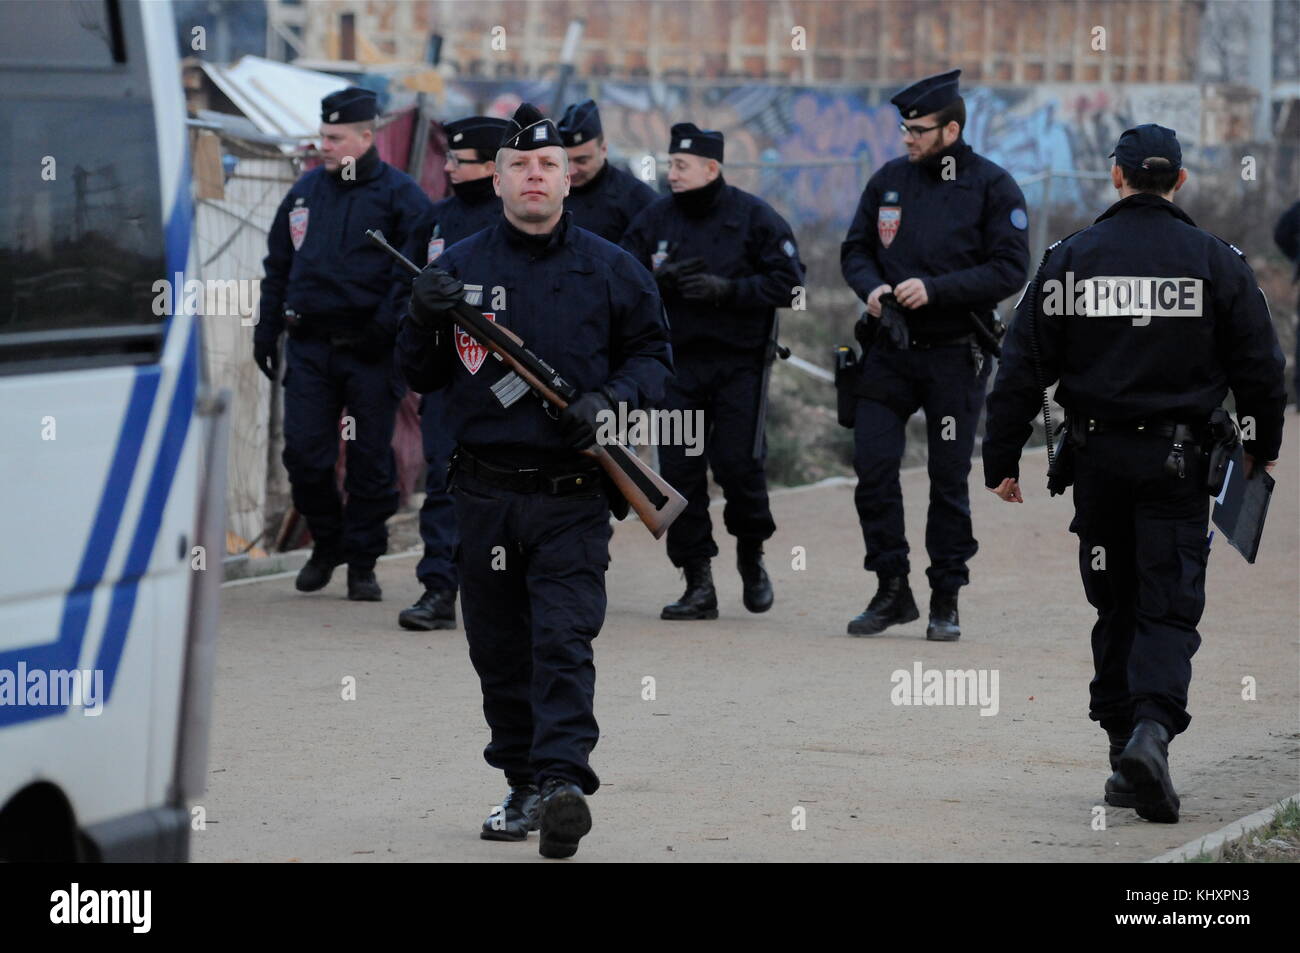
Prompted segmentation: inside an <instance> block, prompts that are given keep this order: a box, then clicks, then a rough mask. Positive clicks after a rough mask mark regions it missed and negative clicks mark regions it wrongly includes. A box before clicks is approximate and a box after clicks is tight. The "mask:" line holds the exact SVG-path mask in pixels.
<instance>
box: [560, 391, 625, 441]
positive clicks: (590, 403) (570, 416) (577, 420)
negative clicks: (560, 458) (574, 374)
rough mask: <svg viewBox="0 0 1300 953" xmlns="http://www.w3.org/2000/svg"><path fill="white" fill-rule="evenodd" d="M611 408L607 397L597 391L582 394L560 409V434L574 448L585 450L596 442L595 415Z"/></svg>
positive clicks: (596, 425) (596, 424)
mask: <svg viewBox="0 0 1300 953" xmlns="http://www.w3.org/2000/svg"><path fill="white" fill-rule="evenodd" d="M612 409H613V408H612V407H611V405H610V402H609V398H608V397H606V396H605V395H604V394H602V393H600V392H599V391H591V392H589V393H586V394H583V395H582V396H581V397H579V398H578V399H577V400H575V401H574V402H573V403H571V404H570V405H569V406H568V407H565V408H564V410H562V411H560V418H559V424H560V434H561V435H562V436H563V437H564V439H565V440H566V441H567V442H568V444H569V446H571V447H573V448H574V449H575V450H586V449H587V448H588V447H590V446H591V445H592V444H594V443H595V442H596V429H597V428H598V427H599V426H600V424H599V422H598V421H597V420H596V415H597V414H599V413H600V412H601V411H602V410H612Z"/></svg>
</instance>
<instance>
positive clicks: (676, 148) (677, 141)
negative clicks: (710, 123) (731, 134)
mask: <svg viewBox="0 0 1300 953" xmlns="http://www.w3.org/2000/svg"><path fill="white" fill-rule="evenodd" d="M668 135H669V136H670V141H669V144H668V154H669V155H672V154H673V153H674V152H689V153H690V154H691V155H696V156H704V158H706V159H717V160H718V161H719V162H721V161H722V147H723V139H722V133H720V132H718V131H717V130H716V129H701V128H700V127H699V126H697V125H695V123H693V122H679V123H677V124H676V125H675V126H673V127H672V128H671V129H669V130H668Z"/></svg>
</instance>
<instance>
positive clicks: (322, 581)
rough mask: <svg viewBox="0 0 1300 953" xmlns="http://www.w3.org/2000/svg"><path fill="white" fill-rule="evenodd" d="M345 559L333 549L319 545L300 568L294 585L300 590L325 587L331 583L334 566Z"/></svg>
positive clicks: (306, 590) (311, 590)
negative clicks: (339, 556)
mask: <svg viewBox="0 0 1300 953" xmlns="http://www.w3.org/2000/svg"><path fill="white" fill-rule="evenodd" d="M341 562H343V560H341V559H339V558H338V556H337V555H336V554H335V553H334V552H332V551H331V550H327V549H321V548H320V547H317V548H315V549H313V550H312V551H311V558H310V559H308V560H307V562H306V563H304V564H303V567H302V568H301V569H299V570H298V578H297V579H296V580H294V583H293V584H294V587H295V588H296V589H297V590H298V591H299V592H316V591H317V590H319V589H324V588H325V587H326V586H328V585H329V583H330V578H331V577H332V576H333V575H334V568H335V567H336V566H338V565H339V563H341Z"/></svg>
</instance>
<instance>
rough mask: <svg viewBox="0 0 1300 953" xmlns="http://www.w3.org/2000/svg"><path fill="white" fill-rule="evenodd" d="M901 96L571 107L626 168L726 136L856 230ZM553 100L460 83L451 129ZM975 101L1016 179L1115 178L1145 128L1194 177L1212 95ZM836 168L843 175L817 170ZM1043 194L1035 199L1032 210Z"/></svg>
mask: <svg viewBox="0 0 1300 953" xmlns="http://www.w3.org/2000/svg"><path fill="white" fill-rule="evenodd" d="M893 92H894V90H893V89H892V88H889V89H884V88H879V89H876V88H836V87H817V88H800V87H790V86H770V85H759V84H755V85H741V86H730V87H715V88H701V87H698V86H692V87H686V86H664V85H629V84H622V83H613V82H609V83H591V84H587V85H586V86H579V87H577V88H575V89H574V90H573V91H572V93H571V95H569V96H568V97H566V98H567V99H569V100H575V99H579V98H582V97H583V96H586V95H590V96H592V97H594V98H595V99H596V100H597V101H598V102H599V103H600V107H601V117H602V121H603V123H604V126H605V131H606V135H607V137H608V138H609V140H610V143H611V148H612V149H613V150H614V151H615V152H616V153H618V154H620V155H622V156H624V157H630V156H637V155H639V154H641V153H645V152H654V153H662V151H663V149H664V148H665V146H666V145H667V142H668V129H669V127H670V126H672V124H673V123H675V122H680V121H682V120H686V119H689V120H691V121H693V122H695V123H697V124H698V125H700V126H704V127H707V128H716V129H721V130H722V131H723V132H724V133H725V134H726V136H727V162H728V165H729V166H732V165H734V164H738V163H746V162H758V161H766V162H775V163H780V164H781V165H782V166H784V167H785V168H783V169H781V170H780V171H779V172H778V173H777V176H778V178H777V180H776V181H770V180H766V179H765V180H764V185H765V186H769V187H773V186H774V188H772V191H771V196H772V198H773V199H774V200H775V201H776V204H779V205H780V206H781V207H782V209H783V211H785V212H787V213H788V214H789V216H790V217H791V219H792V220H794V221H795V222H796V223H798V224H813V223H817V222H827V223H831V222H834V223H847V221H848V218H849V217H850V216H851V214H852V208H853V202H854V201H855V200H856V198H857V195H858V194H859V193H860V191H861V188H862V184H863V175H864V172H867V173H869V171H870V170H871V169H874V168H876V167H877V166H879V165H880V164H882V163H884V162H885V161H887V160H889V159H891V158H893V157H894V156H896V155H899V154H900V152H901V148H900V137H899V133H898V113H897V111H896V110H895V109H894V108H893V107H892V106H891V105H890V104H889V101H888V100H889V96H890V95H892V94H893ZM552 93H553V90H552V87H551V86H550V85H549V84H541V83H529V82H517V83H497V82H486V81H481V82H476V81H470V82H461V83H457V84H455V87H454V89H453V90H452V92H451V94H450V96H449V104H448V105H449V115H448V118H456V116H458V115H462V114H467V113H469V112H475V111H484V112H490V113H493V114H497V115H506V114H508V113H509V112H510V111H511V110H512V109H513V108H514V106H515V105H516V104H517V103H518V102H519V101H520V100H521V99H524V98H531V99H534V100H535V101H537V102H539V103H543V104H545V103H548V102H549V101H550V98H551V96H552ZM964 94H965V97H966V103H967V112H968V121H967V129H966V139H967V141H968V142H970V143H971V145H972V146H974V147H975V149H976V150H977V151H979V152H981V153H983V154H984V155H986V156H988V157H989V158H990V159H992V160H993V161H995V162H997V163H998V164H999V165H1002V166H1004V167H1005V168H1006V169H1008V170H1009V171H1010V172H1011V173H1012V174H1013V175H1015V176H1016V178H1017V179H1024V178H1028V177H1030V176H1033V175H1034V174H1036V173H1041V172H1044V171H1046V170H1057V171H1079V170H1091V171H1099V172H1104V171H1106V170H1107V169H1108V168H1109V164H1110V163H1109V160H1108V159H1107V158H1106V157H1107V155H1108V153H1109V152H1110V150H1111V149H1112V148H1113V146H1114V143H1115V140H1116V139H1117V138H1118V137H1119V134H1120V133H1121V132H1122V131H1123V130H1124V129H1126V128H1128V127H1129V126H1132V125H1136V124H1138V123H1140V122H1152V121H1154V122H1160V123H1161V124H1162V125H1167V126H1170V127H1172V128H1174V129H1176V130H1177V131H1178V133H1179V138H1180V139H1181V140H1182V142H1183V149H1184V155H1185V156H1186V161H1187V164H1188V166H1189V167H1190V168H1192V169H1193V170H1194V169H1196V168H1197V166H1198V165H1199V164H1200V163H1201V158H1202V157H1201V155H1200V149H1199V140H1200V129H1201V111H1202V94H1201V87H1199V86H1196V85H1194V84H1161V85H1126V86H1123V87H1115V88H1107V87H1098V86H1096V85H1095V84H1094V85H1077V86H1052V85H1044V86H1032V87H1025V86H1018V87H1006V88H999V87H975V88H973V89H967V90H965V91H964ZM832 159H838V160H843V164H842V165H839V166H824V165H818V164H817V163H823V162H825V161H826V160H832ZM801 164H802V165H803V167H802V168H800V167H799V166H800V165H801ZM728 175H729V176H731V175H732V173H731V172H730V171H729V172H728ZM1036 187H1037V186H1030V187H1029V188H1028V189H1027V190H1026V198H1027V199H1028V200H1029V201H1030V203H1031V204H1035V201H1036V196H1035V195H1033V194H1030V192H1031V190H1032V189H1033V188H1036ZM764 192H765V194H767V189H765V190H764ZM1092 199H1093V192H1092V191H1091V187H1090V186H1089V185H1088V184H1087V183H1086V182H1081V181H1068V180H1057V181H1055V182H1054V185H1053V195H1052V200H1053V202H1054V203H1067V204H1073V205H1077V206H1080V207H1083V206H1085V205H1086V206H1088V207H1091V206H1092V205H1093V204H1095V203H1094V202H1093V201H1092Z"/></svg>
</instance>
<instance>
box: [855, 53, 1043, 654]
mask: <svg viewBox="0 0 1300 953" xmlns="http://www.w3.org/2000/svg"><path fill="white" fill-rule="evenodd" d="M960 74H961V70H951V71H949V72H947V73H942V74H939V75H937V76H930V77H927V78H925V79H922V80H920V81H918V82H916V83H914V84H912V85H911V86H909V87H907V88H906V89H904V90H903V91H902V92H900V93H899V94H898V95H896V96H895V97H894V98H893V99H891V100H890V102H892V103H893V104H894V105H895V106H897V107H898V111H899V113H900V114H901V116H902V122H901V123H900V124H899V128H900V129H901V130H902V133H903V143H904V145H905V146H906V147H907V156H906V157H905V158H904V157H899V158H897V159H893V160H891V161H889V162H887V163H885V165H883V166H882V167H881V168H880V169H879V170H878V171H877V172H876V173H875V174H874V175H873V176H872V177H871V179H870V181H868V182H867V187H866V190H865V191H864V192H863V193H862V200H861V201H860V202H859V203H858V209H857V213H856V214H855V215H854V217H853V224H852V226H851V227H850V228H849V233H848V236H847V237H846V239H845V240H844V244H843V246H842V247H841V249H840V264H841V268H842V270H843V273H844V278H845V280H846V281H847V282H848V283H849V286H850V287H851V288H852V289H853V290H854V292H856V293H857V295H858V297H859V298H861V299H862V300H863V301H864V302H866V305H867V315H868V317H866V318H864V319H863V320H862V321H859V323H858V328H857V329H856V333H857V335H858V337H859V340H860V341H862V343H863V348H864V350H865V351H866V353H865V355H864V357H863V360H862V362H861V372H860V377H859V379H858V383H857V386H856V388H855V393H856V394H857V395H858V398H859V399H858V401H857V410H856V417H855V420H854V455H853V466H854V470H855V471H856V472H857V476H858V486H857V489H856V491H855V492H854V502H855V504H856V505H857V511H858V521H859V522H860V523H861V525H862V537H863V540H864V541H865V543H866V550H867V555H866V559H865V560H864V561H863V566H864V567H865V568H866V570H867V571H868V572H874V573H876V575H877V576H878V579H879V586H878V588H877V591H876V594H875V596H874V597H873V598H872V600H871V602H870V603H869V604H868V605H867V608H866V610H865V611H864V612H862V613H861V614H860V615H858V616H857V617H856V618H854V619H853V620H852V621H851V622H850V623H849V626H848V631H849V634H850V635H874V634H876V633H878V632H881V631H883V630H884V629H886V628H888V627H889V626H891V625H897V624H900V623H904V622H910V621H912V620H913V619H916V618H917V617H918V616H919V613H918V611H917V608H916V602H915V600H914V599H913V597H912V591H911V587H910V585H909V583H908V571H909V564H908V558H907V553H908V545H907V538H906V537H905V536H904V534H903V496H902V490H901V489H900V487H899V481H898V470H899V464H900V461H901V459H902V456H903V447H904V437H905V433H906V430H905V428H906V424H907V419H908V418H909V417H911V415H912V414H913V413H915V412H916V409H917V408H918V407H921V408H923V409H924V410H925V422H926V431H927V434H926V435H927V442H928V447H929V459H928V470H929V476H930V509H929V514H928V516H927V520H926V529H925V547H926V550H927V552H928V553H929V557H930V566H929V568H928V569H927V570H926V575H927V576H928V577H929V581H930V590H931V595H930V620H929V625H928V627H927V628H926V633H925V635H926V638H927V639H930V640H932V641H955V640H956V639H958V638H960V637H961V628H960V625H959V621H958V616H957V591H958V590H959V589H960V588H961V587H962V586H964V585H966V583H967V582H969V579H970V577H969V573H968V571H967V568H966V564H967V562H968V561H969V560H970V558H971V557H972V556H974V555H975V551H976V549H977V548H978V545H977V543H976V542H975V537H974V534H973V533H972V531H971V518H970V496H969V490H968V487H967V482H966V481H967V477H968V476H969V474H970V465H971V451H972V450H973V448H974V445H975V427H976V424H977V422H978V420H979V411H980V403H981V401H982V398H983V395H984V387H985V383H986V381H987V379H988V374H989V365H988V362H986V361H985V360H984V359H983V358H984V355H983V352H982V350H981V348H980V346H979V343H978V340H977V338H976V337H975V335H974V332H973V330H972V323H971V322H972V317H971V315H972V314H974V315H975V316H976V318H977V319H978V320H981V321H985V322H988V320H989V319H990V317H991V315H992V313H993V309H994V307H995V306H996V305H997V303H998V302H999V301H1000V300H1002V299H1003V298H1006V297H1008V296H1009V295H1011V294H1012V293H1013V292H1015V291H1016V290H1017V289H1019V288H1020V287H1021V286H1022V285H1023V284H1024V282H1025V277H1026V272H1027V270H1028V265H1029V261H1028V259H1029V250H1028V244H1027V242H1026V238H1025V235H1026V233H1025V228H1026V226H1027V224H1028V220H1027V218H1026V216H1025V199H1024V196H1023V195H1022V194H1021V192H1020V189H1019V187H1018V186H1017V185H1016V183H1015V182H1014V181H1013V180H1012V178H1011V176H1010V175H1008V174H1007V172H1006V170H1005V169H1002V168H1001V167H999V166H997V165H995V164H994V163H992V162H990V161H989V160H988V159H986V158H984V157H983V156H980V155H977V154H976V153H975V152H974V150H972V149H971V147H970V146H969V145H967V144H966V142H965V141H964V140H963V139H962V130H963V128H964V127H965V125H966V105H965V102H964V101H963V100H962V98H961V95H960V93H959V89H958V77H959V76H960ZM886 295H892V296H893V297H892V299H891V298H885V299H884V300H885V301H886V302H889V303H890V305H891V308H890V311H889V313H888V314H887V315H886V323H888V321H889V320H891V319H892V320H893V321H894V322H896V324H897V326H896V327H895V328H894V329H893V335H892V336H891V335H890V334H889V333H884V330H882V329H880V328H879V325H878V323H877V322H878V319H880V318H881V314H882V312H881V306H882V296H886ZM895 300H896V302H897V304H898V305H901V309H899V310H898V311H897V312H895V311H894V308H893V307H892V305H893V302H894V301H895Z"/></svg>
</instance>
